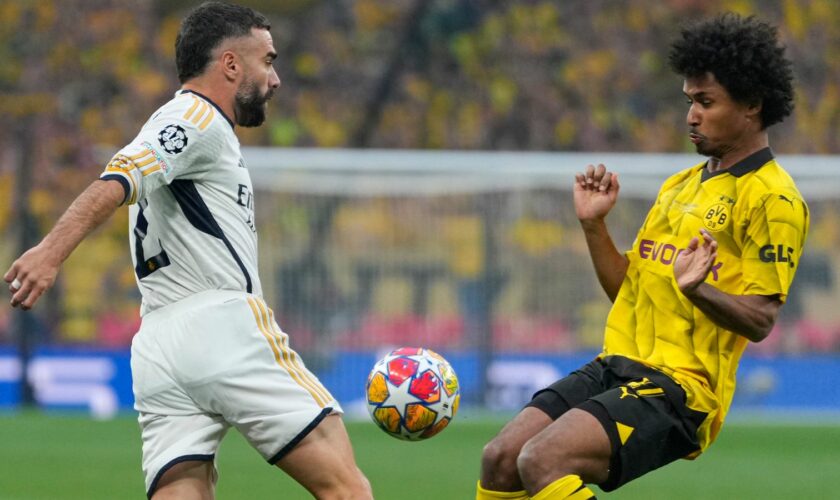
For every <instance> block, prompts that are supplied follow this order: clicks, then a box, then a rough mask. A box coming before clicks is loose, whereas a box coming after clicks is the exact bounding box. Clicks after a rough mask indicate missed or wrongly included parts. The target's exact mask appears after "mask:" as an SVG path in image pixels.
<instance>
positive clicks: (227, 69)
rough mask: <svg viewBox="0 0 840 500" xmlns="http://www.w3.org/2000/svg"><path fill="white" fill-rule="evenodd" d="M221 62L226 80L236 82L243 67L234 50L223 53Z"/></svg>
mask: <svg viewBox="0 0 840 500" xmlns="http://www.w3.org/2000/svg"><path fill="white" fill-rule="evenodd" d="M220 62H221V65H222V73H224V75H225V78H227V79H228V80H230V81H233V80H236V78H237V76H238V75H239V73H240V71H241V70H242V65H241V64H240V62H239V57H238V56H237V55H236V53H235V52H234V51H232V50H226V51H224V52H222V56H221V60H220Z"/></svg>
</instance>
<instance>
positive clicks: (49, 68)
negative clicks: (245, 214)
mask: <svg viewBox="0 0 840 500" xmlns="http://www.w3.org/2000/svg"><path fill="white" fill-rule="evenodd" d="M196 3H197V2H187V1H173V0H168V1H163V0H159V1H151V0H63V1H60V2H58V1H55V2H48V1H32V0H4V1H3V2H2V3H0V55H2V60H3V64H2V65H0V236H2V240H0V263H2V265H3V270H4V271H5V269H6V267H7V265H8V263H10V262H11V261H12V260H13V259H14V257H15V256H16V254H17V252H18V251H19V248H18V247H19V240H20V238H19V235H20V234H22V232H23V231H27V230H28V231H30V232H31V233H32V234H31V236H32V237H33V238H37V237H40V236H41V235H43V234H44V233H45V232H46V231H47V230H48V229H49V228H50V227H51V225H52V224H53V223H54V221H55V220H56V219H57V217H58V216H59V215H60V214H61V212H63V210H64V208H65V207H66V206H67V205H68V204H69V203H70V202H71V201H72V199H73V198H74V197H75V196H76V195H77V194H78V193H79V192H81V191H82V190H83V189H84V187H85V186H86V185H87V184H88V183H90V181H91V180H92V179H94V178H95V177H96V176H97V175H98V174H99V172H100V171H101V170H102V168H103V166H104V164H105V163H106V162H107V160H108V159H109V158H110V155H112V154H113V153H114V152H115V151H116V150H117V149H118V148H119V147H121V146H122V145H124V144H125V143H126V142H127V141H129V140H131V139H132V138H133V136H134V135H135V134H136V132H137V130H138V129H139V127H140V126H141V124H142V123H143V122H144V121H145V120H146V119H147V118H148V116H149V115H150V114H151V113H152V112H153V111H154V110H155V109H156V108H157V107H158V106H160V105H161V104H162V103H163V102H165V101H166V100H168V99H169V98H170V96H171V95H172V93H173V92H174V91H175V90H177V88H178V82H177V78H176V76H175V68H174V40H175V35H176V33H177V30H178V25H179V21H180V19H181V18H182V17H183V15H184V14H185V13H186V11H187V10H188V9H189V8H190V7H191V6H193V5H195V4H196ZM241 3H243V4H246V5H250V6H252V7H254V8H256V9H257V10H260V11H261V12H263V13H264V14H266V15H267V16H268V17H269V18H270V19H271V21H272V30H271V31H272V34H273V37H274V43H275V46H276V48H277V50H278V52H279V57H278V59H277V63H276V68H277V71H278V74H279V75H280V77H281V79H282V82H283V86H282V87H281V89H280V90H279V91H278V92H277V93H276V94H275V97H274V98H273V99H272V100H271V101H270V107H271V110H270V111H269V113H268V120H267V122H266V124H265V125H264V126H262V127H260V128H255V129H243V128H239V129H238V130H237V133H238V135H239V137H240V140H241V142H242V143H243V145H246V146H248V145H259V146H276V147H289V146H296V147H352V148H407V149H430V148H431V149H481V150H545V151H605V152H606V151H610V152H691V151H692V150H693V148H692V145H691V144H690V143H689V142H688V141H687V136H686V134H685V128H684V127H683V124H684V116H685V112H686V109H687V107H686V105H685V99H684V97H683V96H682V92H681V89H682V82H681V80H680V78H679V77H677V76H675V75H673V74H671V72H670V71H669V69H668V67H667V61H666V58H667V50H668V43H669V41H670V40H671V39H672V38H673V37H674V36H675V34H677V33H678V30H679V27H680V25H681V24H682V23H685V22H687V21H690V20H692V19H699V18H703V17H708V16H711V15H714V14H717V13H719V12H722V11H727V10H731V11H736V12H739V13H742V14H755V15H757V16H759V17H761V18H762V19H764V20H767V21H770V22H772V23H775V24H778V25H779V27H780V36H781V39H782V40H783V42H784V43H785V44H786V45H787V48H788V53H789V56H790V57H791V59H792V60H793V62H794V72H795V75H796V77H797V80H796V109H795V111H794V114H793V116H791V117H790V118H789V119H788V120H787V121H786V122H785V123H783V124H780V125H777V126H776V127H774V128H773V129H772V133H771V144H772V145H773V148H774V150H775V151H776V152H777V153H779V154H840V134H837V130H838V127H840V3H838V2H835V1H834V0H779V1H759V0H733V1H723V0H718V1H715V0H710V1H705V0H702V1H701V0H661V1H660V0H656V1H654V0H650V1H645V0H632V1H627V2H613V1H607V0H568V1H562V2H561V1H548V0H545V1H533V0H525V1H517V2H508V1H503V0H389V1H380V0H338V1H334V0H330V1H327V0H286V1H283V2H275V1H270V0H253V1H247V0H242V1H241ZM18 165H24V168H26V169H28V171H29V172H30V174H31V175H32V193H31V196H30V198H29V200H28V202H27V203H28V206H29V207H30V209H31V211H32V214H33V217H34V218H33V219H32V220H29V221H26V220H21V218H20V217H18V214H16V212H15V209H14V207H15V204H14V203H15V200H16V196H18V193H19V192H20V184H19V179H17V178H16V172H17V171H18ZM681 167H683V165H679V166H675V169H677V168H681ZM257 188H259V186H257ZM568 194H569V193H558V192H553V193H551V192H548V193H540V192H533V193H526V194H520V195H518V196H516V197H515V200H513V201H512V198H511V199H503V200H499V199H495V200H493V199H490V200H488V199H487V197H479V196H473V195H464V196H463V197H460V198H458V197H454V198H453V197H437V198H434V199H431V200H426V201H424V202H418V201H416V200H394V199H382V198H371V199H367V200H358V199H356V200H349V201H348V200H346V199H343V198H341V197H340V196H336V197H333V198H330V199H303V198H294V197H282V196H276V195H272V194H271V193H262V194H259V193H258V198H257V209H258V214H259V218H258V221H257V222H258V225H259V228H260V235H261V238H262V245H263V246H262V247H261V251H262V249H263V248H266V247H267V248H269V249H270V250H269V251H268V252H263V253H264V254H263V255H261V265H263V280H264V282H267V285H266V288H267V295H268V296H269V297H270V298H272V301H273V303H274V304H275V308H276V309H277V313H278V317H280V318H281V319H282V318H285V322H286V324H284V325H283V326H284V328H286V329H287V330H288V331H290V333H296V332H298V335H299V338H300V339H301V342H303V343H304V344H305V343H306V342H307V339H308V338H309V339H311V346H310V348H312V349H317V346H318V345H319V344H320V342H321V340H322V338H323V336H325V335H332V336H334V337H337V338H343V339H355V340H350V341H348V342H347V343H348V345H349V344H352V345H353V346H361V347H364V346H366V345H368V344H369V345H375V344H376V343H377V342H398V341H400V340H402V339H400V338H396V339H395V338H392V337H393V335H392V336H391V337H389V335H391V333H392V332H398V333H401V334H403V335H419V334H420V333H416V332H418V331H421V330H422V332H421V333H422V334H423V335H437V336H438V337H439V339H438V340H437V341H436V342H439V343H444V344H447V345H448V346H450V347H452V348H455V347H459V346H470V345H473V342H474V339H471V338H470V336H471V334H470V332H471V331H478V330H480V329H482V328H483V329H485V330H486V329H488V327H489V329H490V332H491V333H490V334H489V335H490V337H489V338H485V339H484V340H485V341H487V340H489V341H491V342H494V343H496V344H498V347H499V348H502V349H513V350H516V349H528V348H531V349H542V350H573V349H580V348H593V349H594V348H597V345H598V343H599V342H600V335H601V329H602V328H603V321H604V318H605V314H606V310H607V308H608V306H609V304H608V303H607V302H606V299H605V298H604V297H603V296H602V294H600V293H598V292H599V291H598V290H597V288H596V287H597V284H596V283H594V282H593V279H594V276H593V274H594V273H592V271H591V267H590V265H589V263H588V256H587V254H586V250H585V248H584V247H583V246H582V245H581V240H580V239H579V238H578V237H577V231H578V230H577V228H576V227H575V224H576V223H575V221H574V219H573V216H574V214H573V213H572V212H571V211H570V209H569V208H570V205H569V204H568V203H566V202H563V203H559V202H557V198H558V197H566V198H567V197H568ZM491 198H492V197H491ZM627 203H628V207H630V209H629V210H626V211H622V212H621V214H619V215H618V216H617V217H618V219H619V221H618V222H617V223H618V224H619V225H622V224H623V225H624V226H626V227H627V228H626V234H625V235H624V236H623V239H624V241H623V242H622V243H624V245H625V246H626V245H629V244H630V242H632V237H633V235H634V232H635V230H636V228H637V227H638V224H639V223H640V222H641V217H642V216H643V215H644V212H645V211H646V209H647V206H646V205H645V204H643V203H638V202H632V201H629V202H627ZM325 207H326V208H325ZM488 207H490V209H489V210H490V212H492V213H491V214H490V215H487V210H488ZM492 207H496V209H495V212H494V209H493V208H492ZM499 207H501V208H499ZM812 211H813V214H812V228H811V233H810V239H809V242H808V247H807V249H806V254H807V258H808V262H805V261H803V263H802V265H801V267H800V270H799V274H798V276H797V282H796V283H795V284H794V287H795V288H797V287H799V288H800V289H801V290H802V293H800V294H799V295H797V296H796V297H795V298H792V300H791V303H790V304H788V306H786V308H785V310H784V311H785V313H784V316H783V318H782V320H781V321H780V323H779V328H784V329H786V330H787V331H789V332H790V333H789V334H786V335H777V336H775V337H774V338H773V339H772V340H770V341H768V342H767V343H766V344H762V345H761V346H758V349H759V350H764V351H767V352H798V351H803V350H804V351H840V316H839V315H838V314H839V313H838V312H837V311H834V310H832V307H831V304H832V301H833V303H834V304H835V306H834V308H833V309H837V308H836V304H837V298H838V294H839V293H840V292H838V290H840V285H838V283H837V276H838V269H840V251H838V249H840V194H838V199H837V200H833V201H832V200H823V201H820V202H819V203H816V204H812ZM324 213H326V214H328V216H326V217H323V216H322V215H323V214H324ZM622 214H623V215H622ZM126 217H127V213H126V211H125V210H122V211H119V212H118V215H117V216H116V217H115V218H114V220H112V221H111V222H110V223H109V224H108V225H107V226H106V227H104V228H103V229H102V230H100V231H99V232H97V233H96V234H95V236H94V237H92V238H90V239H89V240H88V241H86V242H85V243H84V244H83V245H82V247H81V248H80V249H79V251H77V252H76V253H75V254H74V255H73V256H72V257H71V258H70V259H69V260H68V261H67V262H66V263H65V265H64V267H63V271H62V274H61V275H60V279H59V282H58V283H57V285H56V287H55V289H54V291H53V292H51V293H50V294H48V295H47V297H46V298H45V300H44V301H43V303H42V304H41V306H40V308H39V309H38V310H37V311H35V312H34V313H33V315H34V317H35V318H36V321H37V323H38V325H39V328H38V331H39V332H42V333H41V334H40V335H42V337H43V339H42V340H43V341H45V342H57V343H62V344H82V345H101V346H106V347H124V346H127V345H128V344H129V343H130V339H131V335H132V334H133V333H134V331H135V330H136V328H137V324H138V317H137V314H138V303H139V295H138V293H137V291H136V286H135V283H134V276H133V270H132V267H131V265H130V256H129V254H128V251H127V236H126V229H125V228H126V225H127V221H126ZM319 217H320V218H319ZM488 217H490V218H491V219H492V220H494V221H497V222H496V223H493V224H491V225H492V226H493V227H494V229H493V232H492V235H491V238H490V239H491V240H492V241H491V242H490V245H489V246H488V245H487V243H488V238H487V237H486V236H487V234H486V231H488V230H489V229H488V228H489V227H490V225H488ZM312 224H315V225H314V226H313V225H312ZM318 224H320V225H318ZM24 226H25V227H24ZM22 227H23V229H22ZM622 227H623V226H622ZM572 234H574V236H575V237H571V236H570V235H572ZM314 248H320V250H318V251H316V252H314V253H313V252H312V250H313V249H314ZM371 249H376V251H375V252H374V253H375V254H376V255H373V256H371V255H370V254H371ZM488 249H489V251H491V252H492V253H493V255H492V258H493V259H494V262H496V263H497V265H496V267H494V268H493V270H494V271H493V272H491V273H489V274H488V273H487V272H486V269H487V266H485V265H484V263H483V262H484V261H483V259H486V258H488V256H487V255H485V254H486V252H488ZM493 249H496V250H493ZM377 252H378V253H377ZM391 255H393V256H394V259H395V260H396V259H397V258H399V259H403V260H401V261H400V262H405V259H408V261H410V262H414V264H416V265H414V264H413V265H409V266H406V265H405V264H400V266H401V267H399V269H398V271H399V272H397V273H392V272H390V271H389V268H388V258H389V256H391ZM341 256H344V257H341ZM397 256H399V257H397ZM328 257H329V258H328ZM373 257H375V258H376V261H375V262H366V260H371V259H372V258H373ZM331 259H332V260H331ZM336 259H337V260H336ZM342 259H343V260H342ZM383 259H384V260H383ZM514 261H515V262H517V263H524V264H521V265H520V264H517V267H516V268H513V267H511V266H510V265H509V264H510V263H511V262H514ZM366 265H367V267H366ZM370 269H374V271H373V272H372V271H370ZM481 270H484V271H481ZM495 270H498V273H495ZM494 273H495V274H494ZM535 285H538V286H537V287H536V288H535ZM401 287H402V288H401ZM471 287H472V288H471ZM471 297H472V298H471ZM475 297H479V299H475ZM569 297H574V301H570V300H568V299H567V298H569ZM476 300H477V301H476ZM569 304H574V307H570V306H569ZM490 306H492V307H493V308H494V309H493V311H494V312H493V314H492V316H493V321H492V323H493V324H491V325H486V324H483V325H482V324H479V325H471V324H470V322H471V319H470V318H471V317H472V316H471V313H470V311H473V312H476V311H478V312H477V316H478V317H481V316H482V314H481V308H482V307H490ZM569 309H571V310H569ZM360 311H364V312H363V313H362V312H360ZM310 313H311V314H310ZM11 317H12V313H11V309H10V308H9V307H0V345H2V344H9V343H12V342H13V339H11V337H10V333H9V325H10V321H11ZM430 322H431V323H430ZM281 324H282V323H281ZM307 332H310V333H307ZM389 332H390V333H389ZM360 335H362V337H361V338H360V337H359V336H360ZM319 336H320V337H319ZM339 343H340V342H339ZM304 350H306V349H304Z"/></svg>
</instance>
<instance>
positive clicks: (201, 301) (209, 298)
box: [142, 290, 256, 323]
mask: <svg viewBox="0 0 840 500" xmlns="http://www.w3.org/2000/svg"><path fill="white" fill-rule="evenodd" d="M247 297H256V296H255V295H253V294H250V293H247V292H243V291H239V290H204V291H201V292H197V293H194V294H192V295H190V296H189V297H185V298H183V299H181V300H179V301H178V302H173V303H171V304H167V305H165V306H163V307H159V308H157V309H155V310H154V311H150V312H148V313H146V314H145V315H143V318H142V321H143V322H152V323H154V322H157V321H160V320H161V319H162V318H166V317H172V316H177V315H179V314H182V313H184V312H187V311H193V310H195V309H196V308H197V307H208V306H211V307H212V306H213V305H214V304H221V303H222V302H226V301H229V300H235V299H246V298H247Z"/></svg>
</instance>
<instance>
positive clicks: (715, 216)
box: [703, 203, 732, 232]
mask: <svg viewBox="0 0 840 500" xmlns="http://www.w3.org/2000/svg"><path fill="white" fill-rule="evenodd" d="M730 218H732V215H731V213H730V208H729V205H728V204H726V203H715V204H714V205H712V206H710V207H709V208H707V209H706V210H704V211H703V225H704V226H706V229H708V230H709V231H712V232H716V231H721V230H723V229H724V228H725V227H726V225H727V224H729V219H730Z"/></svg>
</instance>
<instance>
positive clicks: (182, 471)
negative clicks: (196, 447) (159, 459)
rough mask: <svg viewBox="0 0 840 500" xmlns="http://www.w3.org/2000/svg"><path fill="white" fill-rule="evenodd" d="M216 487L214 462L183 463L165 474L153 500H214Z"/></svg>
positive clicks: (194, 461)
mask: <svg viewBox="0 0 840 500" xmlns="http://www.w3.org/2000/svg"><path fill="white" fill-rule="evenodd" d="M215 485H216V471H215V469H214V468H213V462H205V461H196V460H191V461H188V462H181V463H179V464H176V465H174V466H173V467H172V468H171V469H169V470H168V471H166V472H165V473H164V474H163V476H162V477H161V478H160V481H159V482H158V486H157V488H156V489H155V492H154V494H153V495H152V500H213V497H214V490H215Z"/></svg>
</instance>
